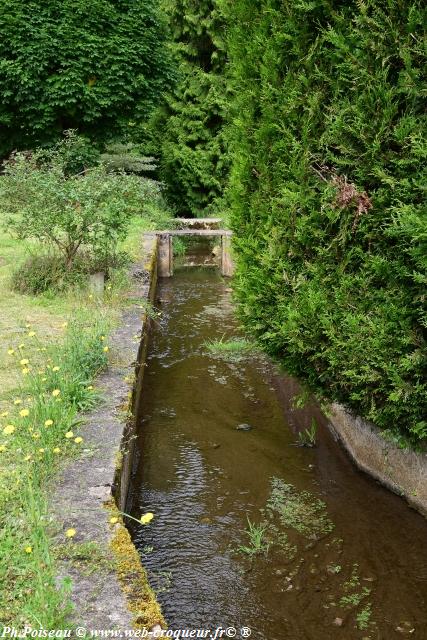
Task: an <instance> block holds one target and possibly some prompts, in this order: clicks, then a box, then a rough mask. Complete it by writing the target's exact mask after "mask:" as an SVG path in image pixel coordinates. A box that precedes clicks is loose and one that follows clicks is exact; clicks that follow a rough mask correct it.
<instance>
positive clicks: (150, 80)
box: [0, 0, 170, 156]
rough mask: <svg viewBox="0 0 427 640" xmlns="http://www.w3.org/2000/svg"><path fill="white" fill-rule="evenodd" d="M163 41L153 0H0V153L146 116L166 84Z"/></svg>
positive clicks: (115, 129) (124, 125)
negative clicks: (65, 131) (64, 133)
mask: <svg viewBox="0 0 427 640" xmlns="http://www.w3.org/2000/svg"><path fill="white" fill-rule="evenodd" d="M165 39H166V35H165V26H164V24H163V21H162V19H161V14H160V12H159V8H158V3H157V2H156V1H155V0H140V1H138V2H134V1H133V0H118V1H113V0H93V1H91V2H82V0H46V1H45V2H33V1H30V2H27V1H24V0H0V156H4V155H6V154H7V153H8V152H9V151H11V150H12V149H15V148H21V149H22V148H32V147H34V146H36V145H38V144H45V143H50V142H52V141H54V140H56V139H57V138H58V136H59V135H60V134H61V133H62V131H64V130H66V129H71V128H75V129H78V130H79V131H81V132H85V133H87V134H88V135H90V136H91V137H92V138H95V137H96V139H97V140H98V141H102V140H103V139H105V138H111V137H112V136H113V135H115V134H118V133H122V134H123V133H124V132H126V130H127V129H128V128H129V127H130V128H132V126H133V125H134V124H135V121H138V120H139V119H145V118H146V117H147V115H148V113H149V112H150V111H151V109H152V107H153V106H154V105H155V104H157V101H158V99H159V95H160V93H161V92H162V91H163V89H164V88H165V86H166V84H168V83H169V79H170V61H169V57H170V56H169V55H168V54H167V50H166V45H165Z"/></svg>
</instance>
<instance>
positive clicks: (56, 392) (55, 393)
mask: <svg viewBox="0 0 427 640" xmlns="http://www.w3.org/2000/svg"><path fill="white" fill-rule="evenodd" d="M60 393H61V391H60V390H59V389H54V390H53V391H52V395H53V397H54V398H57V397H58V396H59V394H60Z"/></svg>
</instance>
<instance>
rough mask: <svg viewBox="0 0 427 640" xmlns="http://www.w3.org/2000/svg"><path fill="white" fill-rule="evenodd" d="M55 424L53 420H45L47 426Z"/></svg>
mask: <svg viewBox="0 0 427 640" xmlns="http://www.w3.org/2000/svg"><path fill="white" fill-rule="evenodd" d="M52 425H53V420H45V421H44V426H45V427H51V426H52Z"/></svg>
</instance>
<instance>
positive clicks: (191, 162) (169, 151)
mask: <svg viewBox="0 0 427 640" xmlns="http://www.w3.org/2000/svg"><path fill="white" fill-rule="evenodd" d="M164 5H165V9H166V11H167V15H168V18H169V24H170V26H171V30H172V34H171V35H172V39H173V42H174V51H175V55H176V57H177V59H178V61H179V74H178V79H177V83H176V86H175V88H174V90H173V91H171V92H170V93H169V94H168V95H167V98H166V104H165V105H164V107H163V108H162V109H160V110H159V112H158V113H157V117H156V119H155V128H156V129H157V135H158V139H159V146H160V155H161V177H162V179H163V181H164V182H165V184H166V188H167V194H168V198H169V201H170V202H171V204H173V205H174V207H175V209H176V211H177V212H178V213H179V214H181V215H184V216H187V215H189V216H191V215H194V216H197V215H200V214H202V215H203V214H205V213H206V208H207V207H211V208H215V205H214V204H213V203H215V201H216V199H217V198H218V197H219V196H221V194H222V192H223V189H224V184H225V179H226V176H227V167H228V159H227V156H226V154H225V146H224V136H223V124H224V114H225V109H226V86H227V85H226V79H225V77H224V75H223V71H224V64H225V53H224V43H223V33H224V25H223V22H222V17H221V15H220V13H219V11H218V9H217V7H216V0H197V1H196V0H164Z"/></svg>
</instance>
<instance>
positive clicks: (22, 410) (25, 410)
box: [19, 409, 30, 418]
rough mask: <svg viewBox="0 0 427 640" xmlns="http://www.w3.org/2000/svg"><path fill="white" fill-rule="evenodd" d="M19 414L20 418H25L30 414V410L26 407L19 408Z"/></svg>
mask: <svg viewBox="0 0 427 640" xmlns="http://www.w3.org/2000/svg"><path fill="white" fill-rule="evenodd" d="M19 415H20V416H21V418H26V417H27V416H29V415H30V412H29V410H28V409H21V411H20V412H19Z"/></svg>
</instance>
